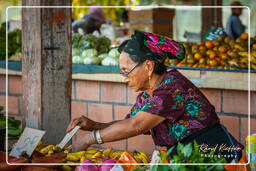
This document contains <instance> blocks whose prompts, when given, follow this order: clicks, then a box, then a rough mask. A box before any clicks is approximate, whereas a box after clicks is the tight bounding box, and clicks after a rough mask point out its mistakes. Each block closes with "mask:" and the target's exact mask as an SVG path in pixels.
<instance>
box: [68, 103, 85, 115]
mask: <svg viewBox="0 0 256 171" xmlns="http://www.w3.org/2000/svg"><path fill="white" fill-rule="evenodd" d="M82 115H84V116H87V105H86V103H85V102H74V101H72V102H71V118H72V119H74V118H78V117H80V116H82Z"/></svg>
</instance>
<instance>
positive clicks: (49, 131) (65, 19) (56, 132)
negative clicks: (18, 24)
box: [22, 0, 72, 144]
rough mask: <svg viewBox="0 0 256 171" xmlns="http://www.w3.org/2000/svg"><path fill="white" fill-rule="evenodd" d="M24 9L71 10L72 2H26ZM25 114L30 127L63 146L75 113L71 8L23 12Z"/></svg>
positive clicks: (51, 141)
mask: <svg viewBox="0 0 256 171" xmlns="http://www.w3.org/2000/svg"><path fill="white" fill-rule="evenodd" d="M22 5H23V6H70V5H71V1H70V0H36V1H34V0H23V2H22ZM22 53H23V58H22V83H23V104H22V105H23V107H22V108H23V112H24V115H25V121H26V126H28V127H32V128H37V129H43V130H46V134H45V136H44V140H45V141H46V142H47V143H54V144H56V143H59V142H60V141H61V139H62V138H63V137H64V135H65V130H66V127H67V125H68V123H69V121H70V112H71V81H72V80H71V67H72V63H71V8H23V10H22Z"/></svg>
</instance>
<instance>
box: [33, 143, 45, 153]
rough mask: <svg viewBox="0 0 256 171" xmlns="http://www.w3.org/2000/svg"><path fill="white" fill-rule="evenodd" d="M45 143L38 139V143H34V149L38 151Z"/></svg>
mask: <svg viewBox="0 0 256 171" xmlns="http://www.w3.org/2000/svg"><path fill="white" fill-rule="evenodd" d="M44 146H45V144H44V142H43V141H39V142H38V144H37V145H36V148H35V150H36V151H40V150H41V149H42V148H44Z"/></svg>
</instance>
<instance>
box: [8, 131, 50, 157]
mask: <svg viewBox="0 0 256 171" xmlns="http://www.w3.org/2000/svg"><path fill="white" fill-rule="evenodd" d="M44 133H45V131H41V130H37V129H32V128H27V127H26V128H25V129H24V131H23V133H22V134H21V136H20V138H19V140H18V142H17V143H16V145H15V146H14V147H13V149H12V151H11V153H10V156H13V157H19V156H20V155H21V154H22V152H26V153H27V154H28V155H29V157H30V156H31V154H32V153H33V151H34V149H35V148H36V145H37V144H38V142H39V141H40V140H41V139H42V137H43V135H44Z"/></svg>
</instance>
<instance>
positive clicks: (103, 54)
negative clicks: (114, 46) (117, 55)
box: [98, 53, 108, 59]
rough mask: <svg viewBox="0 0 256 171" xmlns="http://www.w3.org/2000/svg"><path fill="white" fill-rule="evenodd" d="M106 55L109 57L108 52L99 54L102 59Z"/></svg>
mask: <svg viewBox="0 0 256 171" xmlns="http://www.w3.org/2000/svg"><path fill="white" fill-rule="evenodd" d="M106 57H108V53H102V54H100V55H99V56H98V58H100V59H104V58H106Z"/></svg>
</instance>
